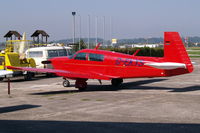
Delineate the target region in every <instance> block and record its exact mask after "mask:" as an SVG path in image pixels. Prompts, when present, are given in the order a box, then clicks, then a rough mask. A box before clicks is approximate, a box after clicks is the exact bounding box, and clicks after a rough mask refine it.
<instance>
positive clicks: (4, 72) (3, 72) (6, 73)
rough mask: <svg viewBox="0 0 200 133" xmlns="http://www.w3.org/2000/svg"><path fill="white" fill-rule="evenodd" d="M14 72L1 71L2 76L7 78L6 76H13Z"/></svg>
mask: <svg viewBox="0 0 200 133" xmlns="http://www.w3.org/2000/svg"><path fill="white" fill-rule="evenodd" d="M12 73H13V72H12V71H7V70H0V76H5V75H9V74H12Z"/></svg>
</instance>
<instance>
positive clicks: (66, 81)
mask: <svg viewBox="0 0 200 133" xmlns="http://www.w3.org/2000/svg"><path fill="white" fill-rule="evenodd" d="M63 86H64V87H69V86H70V82H69V80H67V79H64V81H63Z"/></svg>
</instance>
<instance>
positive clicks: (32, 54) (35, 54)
mask: <svg viewBox="0 0 200 133" xmlns="http://www.w3.org/2000/svg"><path fill="white" fill-rule="evenodd" d="M28 55H29V57H43V52H42V51H30V52H28Z"/></svg>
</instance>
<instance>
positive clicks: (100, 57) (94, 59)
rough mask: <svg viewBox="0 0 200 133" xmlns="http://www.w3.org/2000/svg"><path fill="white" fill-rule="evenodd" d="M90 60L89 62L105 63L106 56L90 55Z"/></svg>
mask: <svg viewBox="0 0 200 133" xmlns="http://www.w3.org/2000/svg"><path fill="white" fill-rule="evenodd" d="M88 60H89V61H103V60H104V55H101V54H92V53H90V54H89V56H88Z"/></svg>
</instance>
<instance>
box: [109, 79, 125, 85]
mask: <svg viewBox="0 0 200 133" xmlns="http://www.w3.org/2000/svg"><path fill="white" fill-rule="evenodd" d="M122 83H123V79H120V78H117V79H112V80H111V84H112V86H115V87H118V86H119V85H121V84H122Z"/></svg>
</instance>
